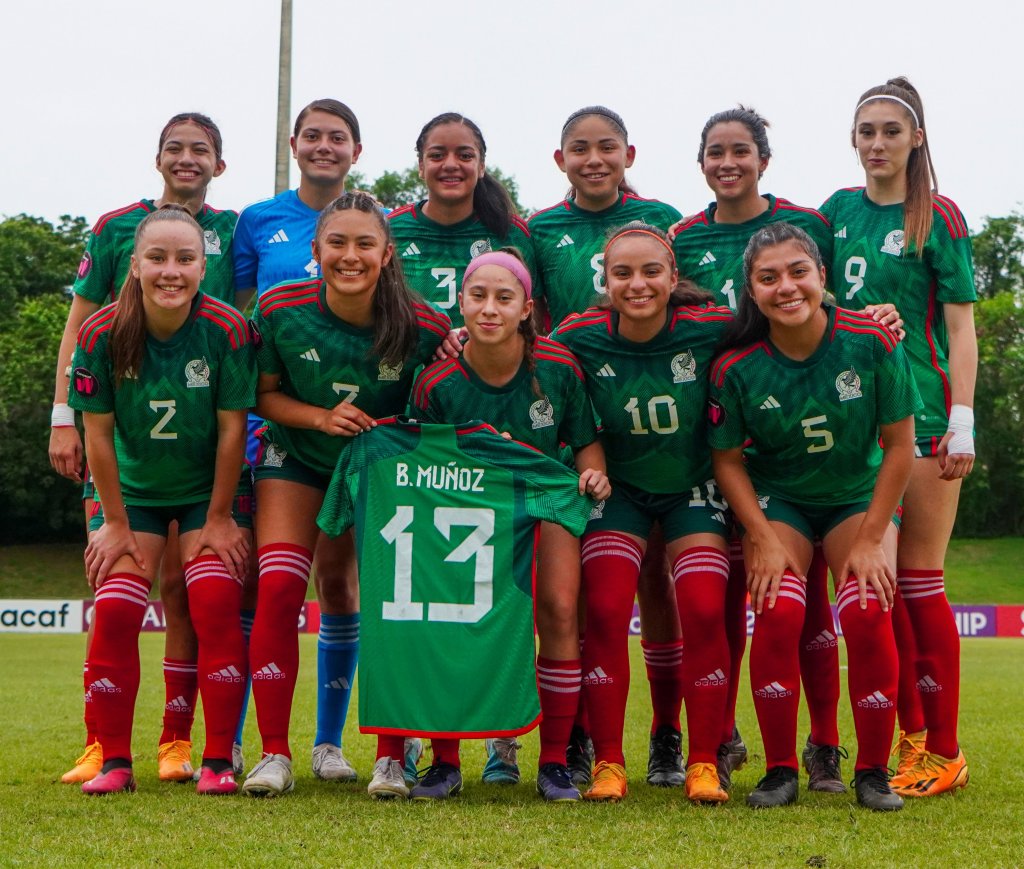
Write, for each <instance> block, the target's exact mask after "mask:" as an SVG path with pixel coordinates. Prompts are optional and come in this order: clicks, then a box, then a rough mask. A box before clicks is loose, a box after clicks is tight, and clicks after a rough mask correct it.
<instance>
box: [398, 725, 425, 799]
mask: <svg viewBox="0 0 1024 869" xmlns="http://www.w3.org/2000/svg"><path fill="white" fill-rule="evenodd" d="M421 757H423V740H422V739H420V738H419V737H418V736H407V737H406V738H405V767H404V768H403V770H402V772H403V773H404V774H405V783H406V784H407V785H408V786H409V787H411V788H412V787H415V786H416V781H417V778H418V776H419V770H417V769H416V764H418V763H419V762H420V758H421Z"/></svg>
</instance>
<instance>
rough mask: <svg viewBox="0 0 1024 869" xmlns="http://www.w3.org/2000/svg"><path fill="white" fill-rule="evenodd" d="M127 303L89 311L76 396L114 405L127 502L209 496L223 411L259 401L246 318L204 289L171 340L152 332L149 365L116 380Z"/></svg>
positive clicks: (102, 409) (82, 404) (83, 406)
mask: <svg viewBox="0 0 1024 869" xmlns="http://www.w3.org/2000/svg"><path fill="white" fill-rule="evenodd" d="M116 310H117V304H116V303H115V304H113V305H107V306H106V307H105V308H101V309H100V310H99V311H97V312H96V313H95V314H93V315H92V316H91V317H90V318H89V319H88V320H86V321H85V323H84V325H83V326H82V329H81V331H80V332H79V333H78V345H77V346H76V348H75V357H74V363H73V367H74V370H73V372H72V375H71V390H70V393H69V396H68V403H69V404H70V405H71V406H72V407H73V408H75V409H76V410H81V411H84V412H85V413H113V414H114V448H115V451H116V455H117V467H118V474H119V478H120V481H121V493H122V496H123V498H124V502H125V503H126V504H138V505H149V506H160V505H173V504H192V503H196V502H199V501H204V500H207V499H209V497H210V493H211V492H212V491H213V475H214V467H215V464H216V455H217V436H218V435H217V411H218V410H245V409H247V408H250V407H252V406H253V404H255V402H256V363H255V360H254V359H253V348H252V344H251V343H250V341H249V332H248V329H247V326H246V322H245V319H244V318H243V317H242V315H241V314H239V313H238V311H236V310H235V309H234V308H232V307H230V306H229V305H227V304H225V303H224V302H221V301H220V300H218V299H214V298H211V297H210V296H207V295H205V294H204V293H198V294H197V295H196V297H195V299H194V300H193V302H192V312H191V314H190V316H189V318H188V320H187V321H186V323H185V325H184V326H182V327H181V329H179V330H178V331H177V332H176V333H175V334H174V335H173V336H172V337H171V339H170V340H169V341H158V340H156V339H155V338H153V337H152V336H148V337H147V338H146V347H145V351H144V354H143V357H142V367H141V369H140V370H139V371H138V372H137V373H136V374H135V375H133V376H129V377H125V378H124V379H123V380H122V381H121V383H120V385H115V383H114V376H113V372H112V370H111V362H110V352H109V351H110V348H109V342H110V337H111V326H112V325H113V317H114V313H115V312H116Z"/></svg>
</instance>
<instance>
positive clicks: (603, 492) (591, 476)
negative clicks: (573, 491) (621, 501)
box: [580, 468, 612, 501]
mask: <svg viewBox="0 0 1024 869" xmlns="http://www.w3.org/2000/svg"><path fill="white" fill-rule="evenodd" d="M580 494H581V495H590V497H591V498H593V499H594V500H595V501H607V500H608V498H610V497H611V494H612V484H611V481H610V480H609V479H608V475H607V474H606V473H605V472H604V471H601V470H598V469H597V468H586V469H585V470H584V471H583V473H581V474H580Z"/></svg>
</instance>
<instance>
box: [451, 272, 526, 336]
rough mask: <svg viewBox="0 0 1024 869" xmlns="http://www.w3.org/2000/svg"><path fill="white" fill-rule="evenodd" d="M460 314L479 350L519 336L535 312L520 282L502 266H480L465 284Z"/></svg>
mask: <svg viewBox="0 0 1024 869" xmlns="http://www.w3.org/2000/svg"><path fill="white" fill-rule="evenodd" d="M459 310H460V311H461V312H462V316H463V318H464V319H465V322H466V329H467V330H468V331H469V336H470V340H471V341H473V342H474V343H476V344H477V346H481V345H484V346H488V345H497V344H503V343H504V342H506V341H509V340H511V339H512V338H514V337H515V336H516V335H517V334H518V333H519V326H520V324H521V323H522V322H523V321H524V320H526V318H527V317H529V316H530V314H531V312H532V311H533V300H532V299H527V298H526V291H525V290H524V289H523V285H522V284H521V283H519V279H518V278H517V277H516V276H515V275H514V274H512V272H510V271H509V270H508V269H506V268H503V267H502V266H499V265H485V266H480V267H479V268H477V269H476V270H474V271H473V273H472V274H471V275H470V276H469V278H468V280H466V281H465V282H464V283H463V286H462V292H461V293H459Z"/></svg>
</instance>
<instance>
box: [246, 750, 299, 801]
mask: <svg viewBox="0 0 1024 869" xmlns="http://www.w3.org/2000/svg"><path fill="white" fill-rule="evenodd" d="M294 787H295V777H294V776H293V775H292V762H291V759H290V758H287V757H285V756H284V755H283V754H268V755H266V756H265V757H264V758H263V760H261V761H260V762H259V763H258V764H256V766H254V767H253V768H252V770H250V772H249V775H248V776H246V779H245V784H243V785H242V793H244V794H249V796H251V797H279V796H282V795H283V794H286V793H288V792H289V791H290V790H292V788H294Z"/></svg>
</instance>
